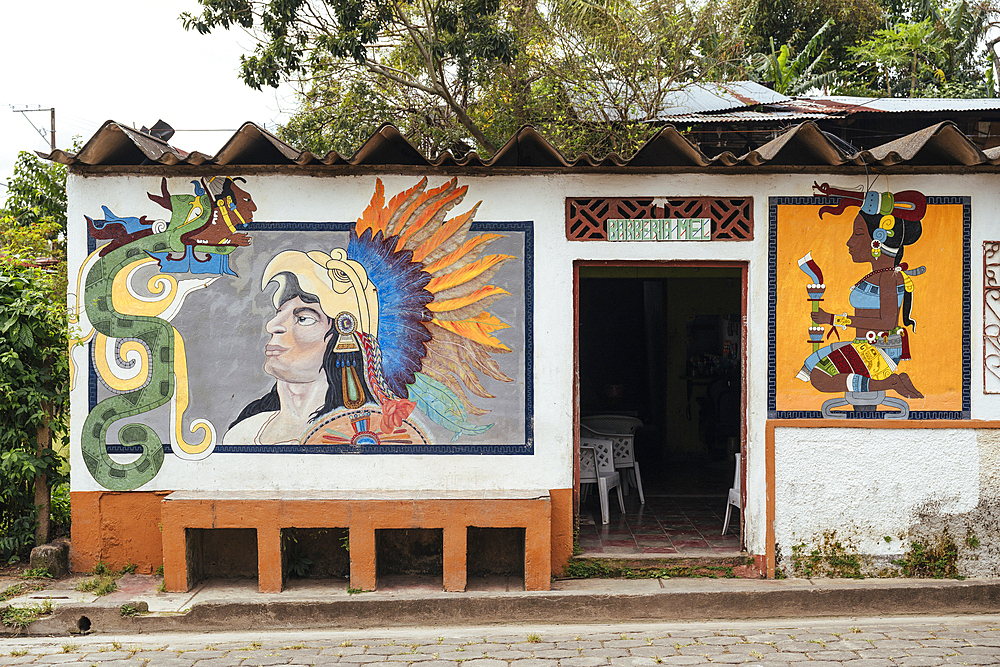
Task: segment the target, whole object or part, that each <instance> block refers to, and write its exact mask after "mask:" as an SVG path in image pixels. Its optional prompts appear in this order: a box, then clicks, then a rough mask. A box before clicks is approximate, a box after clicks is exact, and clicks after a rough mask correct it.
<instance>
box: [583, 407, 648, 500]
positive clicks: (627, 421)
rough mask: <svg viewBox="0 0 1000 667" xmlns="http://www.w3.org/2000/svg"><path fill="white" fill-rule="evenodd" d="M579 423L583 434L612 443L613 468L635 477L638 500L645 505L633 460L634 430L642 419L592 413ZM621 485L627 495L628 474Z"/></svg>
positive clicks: (636, 465)
mask: <svg viewBox="0 0 1000 667" xmlns="http://www.w3.org/2000/svg"><path fill="white" fill-rule="evenodd" d="M580 423H581V425H582V426H583V427H584V429H586V430H585V432H584V435H592V436H594V437H596V438H608V439H610V440H611V442H612V443H613V444H614V453H615V470H622V469H627V470H628V473H629V474H630V475H632V477H633V478H634V479H635V488H636V489H638V490H639V502H640V503H642V504H644V505H645V504H646V496H645V495H644V494H643V492H642V475H641V474H640V473H639V463H638V461H636V460H635V432H636V431H637V430H639V428H640V427H641V426H642V420H641V419H639V418H637V417H626V416H622V415H593V416H591V417H584V418H583V419H581V420H580ZM622 486H623V487H624V490H625V495H628V475H626V476H624V477H623V478H622Z"/></svg>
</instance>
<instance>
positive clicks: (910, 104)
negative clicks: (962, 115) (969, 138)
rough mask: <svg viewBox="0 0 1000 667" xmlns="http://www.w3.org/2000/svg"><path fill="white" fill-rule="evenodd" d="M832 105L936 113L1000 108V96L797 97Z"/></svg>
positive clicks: (843, 108) (856, 110) (842, 110)
mask: <svg viewBox="0 0 1000 667" xmlns="http://www.w3.org/2000/svg"><path fill="white" fill-rule="evenodd" d="M806 100H808V102H809V103H811V104H815V105H821V106H829V107H830V108H831V110H837V111H839V112H840V113H845V114H851V113H859V112H886V113H901V112H908V113H921V112H923V113H934V112H942V111H990V110H997V109H1000V98H978V99H968V100H966V99H956V98H944V97H846V96H840V95H831V96H826V97H814V98H802V97H797V98H795V99H794V100H793V102H792V103H791V104H792V105H793V106H794V105H796V104H797V103H800V102H803V103H804V102H806Z"/></svg>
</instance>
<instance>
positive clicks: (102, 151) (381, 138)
mask: <svg viewBox="0 0 1000 667" xmlns="http://www.w3.org/2000/svg"><path fill="white" fill-rule="evenodd" d="M844 146H845V144H843V142H839V141H838V140H837V139H836V138H834V137H831V136H830V135H828V134H827V133H825V132H823V131H822V130H821V129H820V128H819V126H817V125H816V124H815V123H814V122H813V121H806V122H803V123H800V124H798V125H796V126H795V127H793V128H791V129H789V130H788V131H786V132H784V133H782V134H781V135H780V136H778V137H777V138H775V139H774V140H772V141H769V142H768V143H766V144H764V145H762V146H760V147H759V148H757V149H756V150H752V151H750V152H748V153H746V154H744V155H741V156H739V157H737V156H735V155H733V154H732V153H731V152H729V151H726V152H724V153H721V154H719V155H716V156H715V157H711V158H710V157H708V156H707V155H705V154H704V153H703V152H702V150H701V149H700V148H699V147H698V146H697V145H695V144H694V143H692V142H691V141H690V140H689V139H688V138H687V137H685V136H683V135H681V134H680V133H679V132H678V131H677V130H676V129H675V128H674V127H673V126H669V125H668V126H666V127H664V128H663V129H662V130H660V131H659V132H658V133H657V134H656V135H655V136H654V137H653V138H652V139H650V140H649V141H648V142H646V143H645V144H644V145H643V146H642V147H641V148H640V149H639V150H638V151H637V152H636V153H635V155H633V156H632V157H631V158H630V159H628V160H625V159H623V158H621V157H620V156H618V155H614V154H612V155H609V156H607V157H605V158H601V159H597V158H594V157H592V156H590V155H583V156H581V157H579V158H578V159H576V160H573V161H570V160H567V159H566V158H565V157H564V156H563V155H562V154H561V153H560V152H559V151H558V150H556V149H555V148H554V147H553V146H552V145H551V144H549V143H548V142H547V141H546V140H545V138H544V137H542V135H540V134H539V133H538V132H537V131H536V130H535V129H534V128H532V127H529V126H525V127H522V128H521V129H519V130H518V131H517V133H516V134H515V135H514V136H513V137H511V139H510V140H509V141H508V142H507V143H506V144H504V145H503V147H502V148H501V149H500V150H499V151H498V152H497V154H496V155H494V156H493V157H492V158H489V159H486V160H484V159H482V158H481V157H480V156H479V155H477V154H476V153H470V154H469V155H466V156H464V157H461V158H457V157H455V156H453V155H452V154H451V153H444V154H442V155H439V156H438V157H437V158H435V159H433V160H429V159H428V158H426V157H424V156H423V155H422V154H421V153H420V151H418V150H417V149H416V148H415V147H414V146H413V144H411V143H410V142H409V141H408V140H407V139H406V137H404V136H403V135H402V134H400V133H399V131H398V130H397V129H396V128H395V127H393V126H392V125H384V126H382V127H381V128H379V130H378V131H377V132H376V133H375V134H373V135H372V136H371V138H369V139H368V141H366V142H365V143H364V145H363V146H362V147H361V148H360V149H358V151H357V152H356V153H355V154H354V155H352V156H351V157H350V158H344V157H343V156H342V155H340V154H339V153H336V152H330V153H328V154H327V155H326V156H324V157H322V158H320V157H317V156H315V155H313V154H312V153H309V152H302V151H299V150H297V149H295V148H293V147H292V146H289V145H288V144H286V143H284V142H282V141H281V140H280V139H278V138H277V137H275V136H274V135H273V134H271V133H269V132H267V131H266V130H264V129H263V128H261V127H258V126H257V125H254V124H253V123H244V124H243V126H242V127H240V129H239V130H237V131H236V132H235V133H234V134H233V136H232V137H231V138H230V139H229V141H227V142H226V144H225V145H224V146H223V147H222V148H221V149H220V150H219V152H218V153H217V154H216V155H215V156H213V157H210V156H207V155H204V154H202V153H198V152H193V153H186V152H184V151H181V150H179V149H177V148H174V147H172V146H170V145H168V144H167V143H166V142H164V141H162V140H160V139H157V138H155V137H151V136H149V135H147V134H144V133H142V132H140V131H138V130H135V129H133V128H129V127H126V126H124V125H121V124H120V123H115V122H113V121H108V122H107V123H105V124H104V126H102V127H101V129H100V130H98V131H97V133H96V134H94V136H93V137H91V138H90V139H89V140H88V141H87V143H86V144H84V146H83V148H82V149H81V150H80V152H79V153H78V154H75V155H74V154H72V153H67V152H64V151H60V150H57V151H53V152H52V153H51V154H49V155H45V154H42V153H39V155H41V156H42V157H44V158H47V159H50V160H53V161H56V162H60V163H62V164H66V165H71V166H81V167H88V166H106V167H107V166H111V167H138V166H145V165H163V166H167V167H179V166H183V165H190V166H200V165H207V166H218V167H224V166H241V165H248V166H249V165H256V166H290V167H299V168H303V169H308V168H309V167H310V166H334V167H337V166H339V167H344V168H345V169H350V168H353V167H389V168H392V167H404V166H418V167H429V168H469V169H487V170H490V169H500V170H502V169H523V170H528V171H530V170H537V169H558V170H583V169H587V170H592V169H621V168H641V169H646V168H671V167H694V168H703V169H705V170H712V169H714V168H719V167H733V166H749V167H756V166H763V165H773V166H788V167H793V166H841V165H856V166H862V165H866V164H869V165H870V164H874V165H880V166H893V165H899V164H907V165H914V166H957V165H961V166H967V167H971V166H976V165H990V166H998V165H1000V147H998V148H995V149H990V150H989V151H986V152H985V153H984V152H983V151H981V150H980V149H979V148H978V147H977V146H976V145H975V144H973V143H972V142H971V141H970V140H969V138H968V137H966V136H965V135H964V134H962V132H961V131H960V130H959V129H958V127H957V126H956V125H955V124H954V123H952V122H951V121H944V122H942V123H938V124H937V125H933V126H931V127H928V128H925V129H923V130H920V131H919V132H914V133H913V134H909V135H906V136H905V137H902V138H900V139H896V140H895V141H891V142H889V143H886V144H882V145H881V146H877V147H875V148H872V149H870V150H865V151H860V152H857V153H854V154H848V153H846V152H845V151H844V148H843V147H844Z"/></svg>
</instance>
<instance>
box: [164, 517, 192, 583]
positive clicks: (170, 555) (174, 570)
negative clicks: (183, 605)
mask: <svg viewBox="0 0 1000 667" xmlns="http://www.w3.org/2000/svg"><path fill="white" fill-rule="evenodd" d="M160 516H161V524H162V526H163V587H164V588H165V589H166V590H167V591H169V592H171V593H186V592H187V591H188V590H190V588H191V587H190V583H191V582H189V581H188V563H187V531H185V530H184V528H183V526H182V525H181V523H180V521H174V520H173V519H174V513H173V512H171V511H170V506H169V505H167V504H166V503H165V504H164V505H163V506H162V510H161V515H160Z"/></svg>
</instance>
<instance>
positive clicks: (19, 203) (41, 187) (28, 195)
mask: <svg viewBox="0 0 1000 667" xmlns="http://www.w3.org/2000/svg"><path fill="white" fill-rule="evenodd" d="M0 214H4V215H7V216H10V217H12V218H13V219H14V220H15V221H16V223H17V224H18V225H21V226H29V225H34V224H37V223H40V222H50V223H55V224H56V225H57V226H58V228H59V230H60V231H62V232H65V231H66V167H65V166H64V165H61V164H58V163H55V162H45V161H43V160H41V159H40V158H38V157H37V156H36V155H34V154H33V153H29V152H28V151H21V152H20V153H18V154H17V161H16V162H15V163H14V174H13V175H12V176H11V178H10V181H8V183H7V203H6V204H5V205H4V207H3V209H0Z"/></svg>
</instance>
